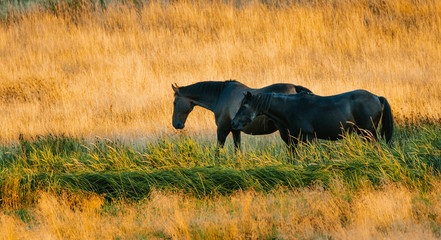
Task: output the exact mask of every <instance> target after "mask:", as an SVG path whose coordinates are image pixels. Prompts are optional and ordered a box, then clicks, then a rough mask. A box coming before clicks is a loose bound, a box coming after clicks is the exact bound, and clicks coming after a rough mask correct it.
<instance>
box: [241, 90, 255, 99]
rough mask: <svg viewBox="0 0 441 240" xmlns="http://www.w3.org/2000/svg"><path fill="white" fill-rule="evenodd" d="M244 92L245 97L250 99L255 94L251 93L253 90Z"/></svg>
mask: <svg viewBox="0 0 441 240" xmlns="http://www.w3.org/2000/svg"><path fill="white" fill-rule="evenodd" d="M243 94H244V95H245V98H246V99H248V100H250V99H251V97H252V96H253V95H251V92H249V91H247V92H246V93H243Z"/></svg>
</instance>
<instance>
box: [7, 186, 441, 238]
mask: <svg viewBox="0 0 441 240" xmlns="http://www.w3.org/2000/svg"><path fill="white" fill-rule="evenodd" d="M438 185H439V184H438ZM347 194H352V196H351V197H349V196H348V195H347ZM440 197H441V196H440V192H439V191H438V192H433V193H431V194H427V195H426V196H425V197H424V198H422V197H421V196H420V194H419V193H418V192H415V191H414V190H412V189H408V188H406V187H403V186H400V185H396V184H385V185H384V186H383V187H382V188H381V189H379V190H374V189H371V188H369V187H368V188H365V189H361V190H359V191H357V192H353V193H350V192H348V191H347V190H345V189H344V187H341V186H339V187H337V188H336V189H333V190H332V189H331V190H323V189H322V188H320V187H314V188H310V189H304V190H301V191H274V192H273V193H269V194H263V193H257V192H254V191H246V192H237V193H236V194H233V195H232V196H223V197H215V198H213V199H195V198H193V197H189V196H187V195H185V194H179V193H166V192H161V191H155V192H153V193H152V194H151V196H150V198H149V199H146V200H144V201H142V202H140V203H137V204H133V203H118V204H114V205H112V206H104V204H103V198H102V197H99V196H89V197H82V198H79V197H72V196H69V195H64V196H54V195H53V194H50V193H41V197H40V200H39V202H38V204H37V205H36V206H35V207H33V208H30V209H28V210H27V211H26V212H25V213H22V214H21V215H18V214H5V213H0V239H164V238H166V239H328V238H330V239H439V234H440V228H439V226H440V224H441V222H440V220H441V219H440V215H441V205H440V201H439V198H440Z"/></svg>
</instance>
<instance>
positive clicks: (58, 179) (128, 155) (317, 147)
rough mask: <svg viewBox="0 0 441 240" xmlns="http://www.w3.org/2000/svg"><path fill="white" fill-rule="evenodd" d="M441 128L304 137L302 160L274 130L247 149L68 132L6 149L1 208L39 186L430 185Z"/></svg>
mask: <svg viewBox="0 0 441 240" xmlns="http://www.w3.org/2000/svg"><path fill="white" fill-rule="evenodd" d="M440 136H441V128H440V127H439V126H430V125H428V126H419V127H415V126H408V127H401V128H398V130H397V131H396V133H395V136H394V137H395V141H394V142H393V144H392V145H391V146H389V145H387V144H385V143H384V142H383V141H379V142H367V141H364V140H363V139H361V138H360V137H358V136H356V135H348V136H346V137H345V138H344V139H342V140H339V141H319V142H312V143H307V144H301V145H300V146H298V148H297V152H296V157H295V159H290V158H289V157H288V155H287V151H286V148H285V146H284V144H283V143H282V142H281V141H280V140H279V139H278V137H276V136H267V137H261V138H260V140H255V139H254V138H253V137H251V136H247V137H244V141H243V142H244V144H243V145H244V149H245V150H244V151H242V152H235V151H234V150H233V149H232V146H230V145H231V144H228V146H227V147H226V148H225V149H218V148H217V146H216V144H215V140H214V138H213V139H192V138H190V137H177V138H174V137H169V138H162V139H158V140H157V141H154V142H144V143H137V144H125V143H122V142H119V141H110V140H104V139H97V140H95V141H92V142H90V141H89V142H88V141H85V140H81V139H76V138H69V137H63V136H60V137H58V136H44V137H38V138H36V139H33V140H21V141H20V142H19V143H17V144H15V145H9V146H1V147H0V173H1V174H0V190H1V192H0V206H4V207H12V208H22V207H26V206H28V205H30V204H32V203H34V202H35V201H36V199H37V197H38V191H40V190H44V191H52V192H55V193H61V192H71V193H77V194H82V193H96V194H100V195H104V196H105V198H106V199H107V200H108V201H114V200H119V199H126V200H133V201H136V200H139V199H143V198H145V197H148V196H149V193H150V192H151V191H152V190H153V189H161V190H167V191H178V192H185V193H188V194H191V195H195V196H198V197H205V196H211V195H216V194H231V193H233V192H235V191H237V190H246V189H255V190H256V191H265V192H267V191H272V190H274V189H278V188H288V189H296V188H303V187H309V186H313V185H321V186H323V187H324V188H328V187H330V186H331V185H332V184H333V183H334V182H336V181H339V182H341V183H342V184H344V185H345V186H346V187H347V188H348V189H353V190H356V189H358V188H359V187H360V186H365V185H372V186H380V185H381V184H382V183H384V182H399V183H402V184H405V185H407V186H411V187H412V188H416V189H419V190H421V191H427V190H428V189H430V187H431V183H432V181H433V180H434V179H436V178H438V177H439V171H440V169H441V163H440V160H441V157H440V153H441V137H440Z"/></svg>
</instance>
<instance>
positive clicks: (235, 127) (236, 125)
mask: <svg viewBox="0 0 441 240" xmlns="http://www.w3.org/2000/svg"><path fill="white" fill-rule="evenodd" d="M231 128H232V129H233V130H240V129H241V128H242V127H241V124H240V123H238V122H237V121H234V120H232V121H231Z"/></svg>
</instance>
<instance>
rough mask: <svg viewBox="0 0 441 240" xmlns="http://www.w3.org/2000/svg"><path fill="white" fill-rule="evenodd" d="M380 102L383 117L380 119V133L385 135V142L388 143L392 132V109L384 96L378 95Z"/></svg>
mask: <svg viewBox="0 0 441 240" xmlns="http://www.w3.org/2000/svg"><path fill="white" fill-rule="evenodd" d="M378 99H379V100H380V102H381V104H382V105H383V117H382V121H381V125H382V127H381V135H382V136H383V137H386V142H387V143H390V140H391V139H392V133H393V132H394V119H393V117H392V110H391V108H390V105H389V102H387V100H386V98H384V97H378Z"/></svg>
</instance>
